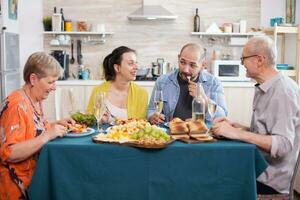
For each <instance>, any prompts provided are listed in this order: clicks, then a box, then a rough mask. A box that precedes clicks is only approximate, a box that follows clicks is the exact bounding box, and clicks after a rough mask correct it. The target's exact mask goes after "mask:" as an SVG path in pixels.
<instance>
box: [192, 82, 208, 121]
mask: <svg viewBox="0 0 300 200" xmlns="http://www.w3.org/2000/svg"><path fill="white" fill-rule="evenodd" d="M201 91H204V90H203V88H202V86H201V83H198V84H197V90H196V95H195V97H194V99H193V101H192V119H193V120H200V121H202V122H204V121H205V120H204V119H205V103H204V99H203V97H202V95H201V94H202V92H201Z"/></svg>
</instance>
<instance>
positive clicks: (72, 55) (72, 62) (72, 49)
mask: <svg viewBox="0 0 300 200" xmlns="http://www.w3.org/2000/svg"><path fill="white" fill-rule="evenodd" d="M74 62H75V58H74V41H73V40H71V59H70V63H71V64H74Z"/></svg>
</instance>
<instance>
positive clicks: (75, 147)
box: [30, 136, 267, 200]
mask: <svg viewBox="0 0 300 200" xmlns="http://www.w3.org/2000/svg"><path fill="white" fill-rule="evenodd" d="M266 166H267V163H266V161H265V160H264V158H263V157H262V155H261V153H260V152H259V151H258V149H257V148H256V146H255V145H252V144H246V143H241V142H237V141H218V142H215V143H200V144H185V143H181V142H175V143H173V144H171V145H170V146H169V147H167V148H165V149H161V150H150V149H140V148H134V147H128V146H120V145H113V144H95V143H93V142H92V140H91V136H87V137H82V138H62V139H56V140H54V141H52V142H49V143H48V144H47V145H45V146H44V148H43V149H42V151H41V153H40V157H39V160H38V163H37V168H36V171H35V174H34V177H33V180H32V183H31V186H30V197H31V200H41V199H43V200H47V199H49V200H50V199H51V200H54V199H61V200H69V199H72V200H75V199H88V200H92V199H109V200H122V199H124V200H129V199H130V200H134V199H136V200H143V199H147V200H160V199H161V200H168V199H172V200H176V199H178V200H179V199H180V200H182V199H184V200H188V199H193V200H194V199H203V200H206V199H212V200H221V199H222V200H226V199H228V200H235V199H236V200H247V199H249V200H250V199H251V200H254V199H256V177H257V176H258V175H259V174H260V173H261V172H262V171H263V170H264V169H265V168H266Z"/></svg>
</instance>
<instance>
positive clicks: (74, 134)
mask: <svg viewBox="0 0 300 200" xmlns="http://www.w3.org/2000/svg"><path fill="white" fill-rule="evenodd" d="M93 133H95V129H93V128H87V129H86V131H85V132H83V133H72V132H68V133H67V134H66V135H65V137H83V136H87V135H91V134H93Z"/></svg>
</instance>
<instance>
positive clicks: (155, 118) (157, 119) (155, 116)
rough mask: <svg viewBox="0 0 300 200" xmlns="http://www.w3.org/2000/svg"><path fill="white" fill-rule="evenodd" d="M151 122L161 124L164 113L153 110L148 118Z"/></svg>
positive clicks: (163, 119)
mask: <svg viewBox="0 0 300 200" xmlns="http://www.w3.org/2000/svg"><path fill="white" fill-rule="evenodd" d="M149 121H150V123H151V124H156V125H157V124H161V123H164V121H165V115H164V114H160V113H157V112H155V113H154V114H153V115H152V116H151V117H150V119H149Z"/></svg>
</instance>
